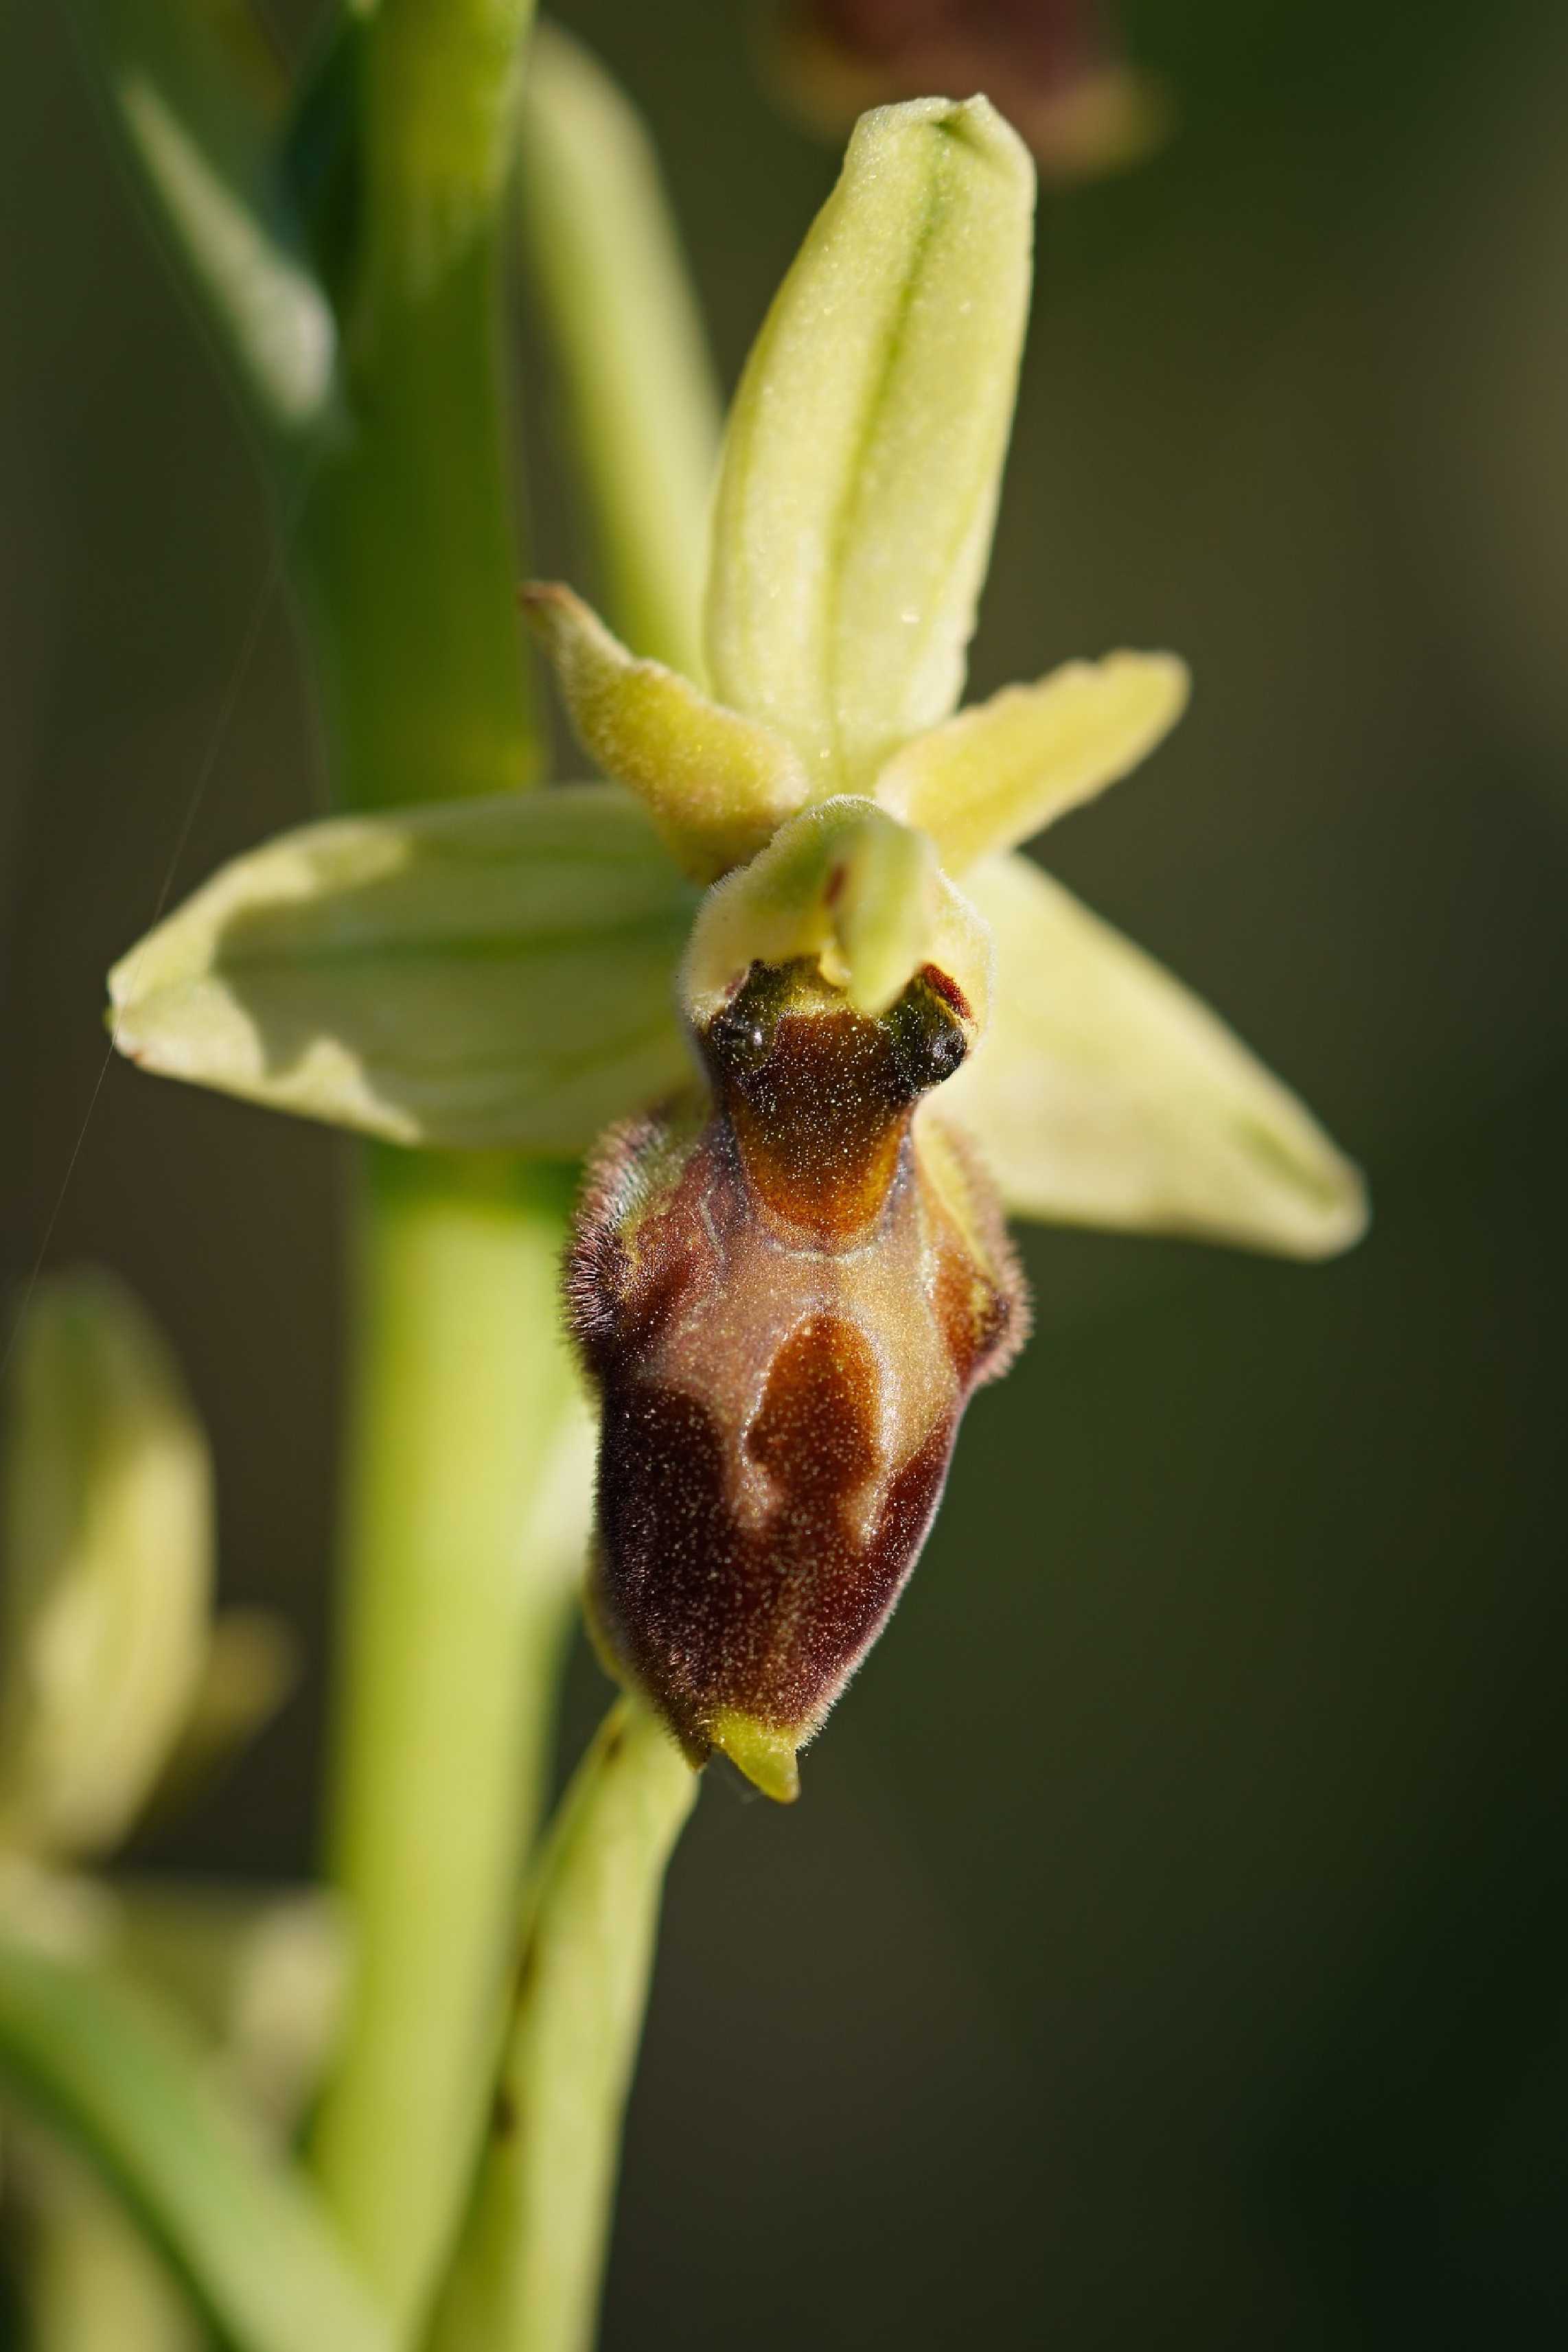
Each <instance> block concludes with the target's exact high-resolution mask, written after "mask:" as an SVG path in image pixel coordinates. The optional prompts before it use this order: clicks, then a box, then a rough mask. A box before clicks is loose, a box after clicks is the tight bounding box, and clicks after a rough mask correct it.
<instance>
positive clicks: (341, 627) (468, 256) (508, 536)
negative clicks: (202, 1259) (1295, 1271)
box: [301, 0, 586, 2338]
mask: <svg viewBox="0 0 1568 2352" xmlns="http://www.w3.org/2000/svg"><path fill="white" fill-rule="evenodd" d="M530 15H531V10H530V8H529V6H528V5H526V0H380V5H378V6H376V7H374V9H373V10H371V11H369V12H368V13H364V14H363V15H362V16H361V17H360V19H359V20H358V21H357V22H356V23H355V24H354V25H353V27H352V38H353V42H354V44H355V48H354V53H353V56H352V58H351V59H350V64H351V67H352V71H350V72H349V73H347V74H345V75H344V76H343V78H342V87H343V88H344V89H345V90H346V91H347V92H348V94H349V100H350V101H351V102H353V103H357V107H358V115H357V131H356V132H355V142H354V149H353V152H354V153H355V155H356V157H357V185H358V190H359V195H358V203H359V207H360V210H359V215H358V217H359V221H360V227H359V232H358V237H357V244H356V250H355V257H354V263H353V274H352V276H351V278H350V280H349V283H348V286H347V289H346V291H345V293H344V296H343V298H342V310H343V339H344V352H345V357H346V375H347V383H346V394H347V407H348V412H349V416H350V420H351V423H350V430H349V431H348V433H347V434H346V436H343V437H342V438H341V439H340V440H339V441H338V442H336V443H335V444H334V445H333V446H332V447H331V449H330V451H329V452H328V454H327V456H326V457H325V458H324V460H323V463H322V467H321V473H320V476H319V478H318V479H317V481H316V483H315V485H314V486H313V488H312V492H311V496H310V502H309V505H308V507H307V509H306V511H305V516H304V520H303V527H302V533H301V554H302V570H303V573H304V579H305V586H306V591H307V600H308V604H309V607H310V613H311V618H312V621H313V624H314V626H313V629H312V638H313V642H314V647H315V650H316V652H317V653H318V655H319V656H320V659H321V673H322V682H323V691H324V697H325V701H326V705H327V709H328V715H329V719H330V722H331V732H332V736H333V740H334V750H335V752H336V765H337V770H338V777H339V785H340V791H341V793H342V797H343V798H344V799H345V800H346V801H348V802H349V803H351V804H352V805H355V806H360V807H366V806H385V805H388V804H391V803H399V802H408V801H429V800H432V799H435V798H437V797H439V796H442V795H447V794H458V793H482V792H489V791H492V790H496V789H500V788H504V787H508V786H512V787H515V786H517V785H519V784H521V783H524V782H529V781H531V779H532V778H533V777H534V776H535V775H536V773H537V772H538V770H539V767H540V764H541V762H540V751H539V743H538V738H537V734H536V730H535V728H534V725H533V719H532V712H531V705H530V700H529V696H528V692H527V685H526V673H525V669H524V666H523V657H522V652H521V642H520V635H519V626H518V620H517V613H516V585H517V581H518V577H519V574H520V570H521V566H520V564H519V562H518V558H517V553H516V550H515V546H514V543H513V536H512V530H511V523H510V517H511V512H512V504H513V501H512V495H511V489H512V486H511V483H510V479H509V467H508V462H507V453H508V447H509V443H510V415H509V408H508V403H507V399H506V394H505V387H504V383H503V380H502V371H501V365H500V359H501V332H500V318H501V302H500V220H501V212H502V206H503V200H504V195H505V191H506V188H507V185H508V183H509V175H510V167H511V161H512V154H513V145H514V138H515V112H516V97H517V87H518V76H519V56H520V44H521V41H522V39H523V37H524V35H525V33H526V30H527V26H528V20H529V17H530ZM564 1209H565V1202H564V1193H563V1180H562V1177H561V1174H560V1172H559V1171H550V1170H536V1171H532V1172H531V1173H530V1172H527V1171H522V1170H520V1169H519V1168H518V1167H516V1166H515V1165H510V1164H505V1163H500V1162H496V1161H492V1160H480V1161H474V1160H462V1159H456V1158H450V1157H446V1156H440V1155H430V1156H428V1157H422V1158H419V1159H410V1158H404V1157H401V1156H399V1155H397V1154H395V1153H391V1152H381V1151H377V1152H373V1153H372V1154H371V1156H370V1161H369V1176H368V1181H367V1183H366V1185H365V1187H364V1192H363V1201H362V1232H361V1240H360V1247H359V1281H358V1293H357V1300H356V1308H357V1312H356V1320H355V1344H356V1349H357V1359H358V1360H357V1366H356V1368H355V1371H354V1391H355V1400H356V1401H355V1409H354V1416H353V1428H352V1432H351V1441H350V1453H349V1466H348V1475H347V1491H346V1510H347V1517H346V1525H345V1532H344V1554H345V1558H344V1576H345V1586H344V1591H343V1595H342V1618H341V1630H340V1647H339V1659H340V1665H339V1674H340V1678H341V1690H340V1711H339V1720H338V1725H337V1738H336V1772H335V1786H334V1790H333V1797H332V1807H331V1814H332V1832H331V1852H332V1861H333V1867H334V1872H335V1875H336V1877H337V1879H338V1882H339V1884H340V1885H341V1886H342V1889H343V1890H344V1893H345V1894H346V1895H347V1897H348V1899H349V1905H350V1910H351V1916H352V1918H353V1928H354V1934H355V1937H356V1949H357V1961H358V1975H357V1981H356V1995H355V2000H354V2005H353V2018H352V2021H351V2024H350V2028H349V2032H348V2036H347V2041H346V2046H345V2048H344V2050H343V2052H342V2058H341V2062H340V2063H339V2066H338V2068H337V2071H336V2073H335V2074H334V2076H333V2079H332V2081H331V2084H330V2085H329V2087H328V2091H327V2095H326V2097H325V2099H324V2101H323V2103H322V2107H321V2114H320V2116H319V2118H318V2123H317V2128H316V2133H315V2137H314V2143H313V2156H314V2160H315V2164H316V2167H317V2170H318V2172H319V2174H320V2177H321V2183H322V2187H323V2189H324V2190H325V2193H326V2195H327V2198H328V2200H329V2202H330V2203H331V2207H332V2209H333V2210H334V2211H335V2212H336V2214H337V2215H338V2217H339V2219H340V2221H341V2222H342V2226H343V2228H344V2230H345V2231H346V2233H347V2236H348V2238H349V2241H350V2242H351V2244H352V2245H353V2247H354V2249H355V2251H356V2252H358V2254H359V2255H360V2257H361V2259H362V2261H363V2263H364V2265H365V2268H366V2271H367V2273H368V2275H369V2277H370V2279H371V2281H372V2283H373V2284H374V2287H375V2289H376V2291H377V2293H378V2294H380V2296H381V2297H382V2299H383V2301H384V2305H385V2307H386V2309H387V2310H388V2312H389V2314H390V2315H391V2316H392V2318H393V2320H394V2322H395V2326H396V2329H397V2331H398V2334H399V2336H400V2338H406V2337H407V2336H409V2335H410V2334H411V2333H412V2332H413V2331H414V2330H415V2329H416V2326H417V2325H418V2315H419V2313H420V2311H421V2309H422V2306H423V2304H424V2301H425V2299H426V2295H427V2294H428V2293H429V2291H430V2288H431V2285H432V2284H433V2281H434V2278H435V2275H436V2273H437V2269H438V2266H439V2263H440V2261H441V2257H442V2254H443V2252H444V2251H445V2248H446V2244H447V2239H448V2236H449V2232H450V2231H451V2228H452V2226H453V2223H454V2221H455V2219H456V2215H457V2210H458V2203H459V2201H460V2198H461V2193H462V2184H463V2182H464V2180H465V2179H466V2178H467V2176H468V2168H469V2164H470V2160H471V2147H472V2139H473V2134H474V2131H475V2130H476V2128H477V2126H478V2124H479V2118H480V2116H481V2114H482V2108H483V2099H484V2090H485V2079H486V2070H487V2063H488V2059H489V2021H490V2019H491V2017H492V2015H493V2011H494V2003H495V2000H496V1998H497V1995H498V1989H499V1985H500V1977H501V1972H502V1965H503V1959H504V1952H505V1943H506V1926H507V1921H508V1918H509V1916H510V1909H511V1906H512V1904H513V1902H514V1901H515V1890H516V1885H517V1880H518V1874H519V1872H520V1870H521V1864H522V1859H523V1855H524V1853H525V1851H526V1847H527V1843H528V1840H529V1837H530V1835H531V1830H532V1827H533V1823H534V1821H535V1818H536V1816H537V1811H538V1801H539V1794H540V1778H541V1772H542V1755H543V1743H544V1737H545V1727H546V1726H547V1724H548V1722H549V1720H550V1717H551V1713H552V1692H553V1686H554V1680H555V1675H556V1670H557V1666H558V1662H559V1650H560V1642H561V1637H562V1633H563V1624H564V1621H565V1612H566V1609H567V1606H568V1594H569V1591H570V1581H571V1573H572V1572H573V1571H574V1570H575V1568H576V1566H577V1564H578V1563H577V1559H575V1558H572V1559H571V1560H570V1567H569V1569H568V1570H566V1572H564V1573H563V1557H562V1553H561V1549H560V1548H559V1547H558V1546H545V1547H542V1550H541V1553H540V1556H537V1557H534V1558H530V1557H529V1556H528V1549H527V1547H528V1544H529V1523H530V1514H531V1509H532V1507H533V1506H534V1504H535V1503H536V1502H537V1501H538V1499H539V1496H540V1492H541V1488H542V1486H543V1485H545V1484H547V1483H548V1482H549V1480H550V1478H551V1476H552V1473H553V1470H554V1468H555V1457H556V1455H557V1454H558V1452H559V1450H560V1445H561V1443H562V1442H563V1437H564V1435H565V1433H566V1432H567V1429H568V1417H569V1416H570V1414H571V1413H572V1412H573V1411H574V1406H573V1404H572V1402H571V1400H572V1396H573V1387H572V1381H573V1375H572V1374H571V1372H570V1370H569V1369H568V1367H567V1364H566V1360H565V1356H564V1350H563V1348H562V1346H561V1343H560V1341H559V1339H558V1337H557V1330H558V1322H559V1318H558V1312H557V1308H556V1304H555V1279H556V1277H555V1265H556V1261H557V1258H558V1255H559V1249H560V1243H561V1236H562V1230H563V1217H564ZM583 1492H584V1503H585V1495H586V1481H585V1479H584V1486H583Z"/></svg>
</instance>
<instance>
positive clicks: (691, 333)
mask: <svg viewBox="0 0 1568 2352" xmlns="http://www.w3.org/2000/svg"><path fill="white" fill-rule="evenodd" d="M520 195H521V218H522V230H523V246H524V251H525V254H526V256H527V259H528V264H529V269H530V275H531V279H532V282H533V286H534V289H535V292H536V295H537V298H538V299H539V302H540V305H541V308H542V311H543V313H544V318H545V322H546V325H547V327H548V329H549V332H550V338H551V341H552V348H553V351H554V355H555V359H556V362H557V364H558V366H559V368H560V370H561V373H562V377H563V390H564V392H565V394H566V400H565V404H564V405H565V413H566V418H567V429H568V434H569V437H570V441H571V444H572V446H573V450H574V455H575V457H576V460H577V465H578V469H579V474H580V477H581V480H582V486H583V489H584V494H585V499H586V503H587V506H588V508H589V509H590V511H591V513H592V515H593V518H594V522H595V529H596V531H597V534H598V538H599V542H600V552H601V556H602V560H603V562H604V567H605V610H606V615H607V617H608V619H609V621H610V623H611V625H612V626H613V627H614V628H615V629H616V632H617V633H618V635H621V636H623V637H624V638H625V639H626V643H627V644H628V645H629V646H631V647H632V648H633V650H634V652H637V653H639V654H642V655H645V656H652V657H653V658H654V659H655V660H658V661H663V662H668V664H669V666H670V667H672V668H674V669H679V670H681V671H683V672H684V674H685V675H686V676H687V677H693V678H700V677H701V675H702V649H701V607H702V590H703V582H704V579H705V576H706V573H707V568H708V509H709V503H710V494H711V491H712V486H713V478H714V472H715V468H716V466H717V461H718V450H719V429H720V409H719V399H718V394H717V390H716V388H715V385H714V383H713V375H712V370H711V366H710V362H709V358H708V353H707V349H706V346H705V342H704V338H703V333H702V325H701V320H700V314H699V311H698V308H697V304H696V300H695V299H694V297H693V295H692V291H691V288H690V285H689V280H688V278H687V274H686V268H685V263H684V261H683V258H682V256H681V250H680V240H679V233H678V231H677V229H676V226H675V224H674V221H673V219H672V218H671V216H670V212H669V205H668V198H667V196H666V194H665V191H664V186H663V183H662V181H661V178H660V174H659V169H658V158H657V156H656V155H655V153H654V150H653V146H652V143H651V142H650V141H649V139H648V136H647V131H645V130H644V128H643V125H642V121H641V118H640V117H639V116H638V114H637V111H636V110H635V108H633V107H632V106H631V105H630V104H629V103H628V101H627V100H626V99H625V98H624V97H623V96H622V94H621V92H620V90H619V89H617V88H616V84H615V82H614V81H612V80H611V79H610V77H609V76H608V75H607V74H606V73H605V70H604V68H603V67H602V66H600V65H599V63H598V62H597V60H596V59H595V58H594V57H593V56H592V55H591V54H590V53H589V51H588V50H586V49H584V47H582V46H581V45H580V44H579V43H578V42H576V41H574V40H572V39H570V38H569V37H568V36H567V35H566V34H564V33H562V32H559V31H557V30H556V29H555V28H554V27H553V26H541V27H540V29H539V31H538V32H537V33H536V34H535V36H534V39H533V45H532V49H531V57H530V66H529V73H528V79H527V82H526V84H525V86H524V90H523V122H522V142H521V173H520Z"/></svg>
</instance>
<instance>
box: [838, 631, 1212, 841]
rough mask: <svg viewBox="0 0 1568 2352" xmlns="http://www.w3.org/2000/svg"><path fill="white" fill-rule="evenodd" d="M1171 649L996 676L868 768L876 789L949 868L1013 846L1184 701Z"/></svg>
mask: <svg viewBox="0 0 1568 2352" xmlns="http://www.w3.org/2000/svg"><path fill="white" fill-rule="evenodd" d="M1188 691H1189V681H1188V677H1187V668H1186V664H1185V663H1184V662H1182V661H1178V659H1177V658H1176V656H1175V655H1174V654H1130V653H1121V654H1108V655H1107V656H1105V658H1104V660H1103V661H1098V662H1086V661H1075V662H1067V663H1064V665H1063V666H1062V667H1061V668H1060V669H1056V670H1053V671H1052V672H1051V674H1050V676H1049V677H1042V678H1040V679H1039V680H1038V681H1037V683H1036V684H1035V685H1033V686H1009V687H1005V688H1003V690H1002V692H1001V693H1000V694H996V695H993V696H992V698H991V699H990V701H989V702H982V703H979V704H977V705H976V706H975V708H974V709H972V710H961V711H960V712H959V714H958V716H957V718H956V719H949V720H948V721H947V723H946V725H945V726H942V727H937V728H933V729H932V730H931V732H930V733H929V734H927V735H921V736H918V737H917V738H916V740H914V741H913V742H912V743H910V744H907V745H906V746H905V748H904V749H903V751H900V752H897V753H896V754H895V755H894V757H893V758H892V759H891V760H890V761H889V763H888V765H887V766H886V767H885V768H884V769H883V771H882V772H881V774H880V775H879V777H878V779H877V798H878V800H879V802H880V803H881V804H882V806H883V807H884V808H886V809H890V810H891V811H892V812H893V814H894V815H895V816H901V817H902V818H903V819H904V821H905V822H906V824H918V825H921V826H923V827H924V829H925V831H926V832H927V833H929V834H930V835H931V838H932V840H933V841H934V842H935V843H936V845H937V848H938V850H939V851H940V852H941V854H942V864H943V865H944V866H946V867H947V868H948V870H949V872H950V873H953V874H962V873H963V871H964V869H965V867H966V866H973V864H974V862H975V860H976V859H977V858H980V857H986V856H991V855H992V854H993V852H994V851H996V850H1001V849H1012V848H1015V847H1016V845H1017V844H1018V843H1019V842H1021V841H1027V840H1028V839H1029V837H1030V835H1032V834H1036V833H1038V832H1039V831H1040V830H1041V828H1042V827H1043V826H1045V825H1047V824H1054V823H1055V821H1056V819H1057V818H1058V817H1059V816H1065V815H1066V814H1067V812H1068V809H1073V808H1077V807H1078V806H1079V804H1080V803H1082V802H1084V801H1087V800H1091V799H1092V798H1093V797H1094V795H1095V793H1100V792H1103V791H1104V789H1105V787H1106V786H1107V784H1113V783H1115V782H1118V780H1119V779H1120V778H1121V777H1122V776H1124V775H1126V774H1127V772H1128V771H1129V770H1130V769H1131V768H1135V767H1136V766H1137V765H1138V763H1139V761H1141V760H1144V759H1146V758H1147V757H1148V755H1149V753H1150V752H1151V751H1152V750H1153V749H1154V746H1155V745H1156V743H1158V742H1159V741H1160V740H1161V739H1162V738H1163V736H1164V735H1166V734H1168V733H1169V731H1170V730H1171V729H1172V728H1173V726H1174V725H1175V723H1176V721H1177V719H1179V718H1180V717H1181V715H1182V713H1183V711H1184V709H1185V708H1186V703H1187V695H1188Z"/></svg>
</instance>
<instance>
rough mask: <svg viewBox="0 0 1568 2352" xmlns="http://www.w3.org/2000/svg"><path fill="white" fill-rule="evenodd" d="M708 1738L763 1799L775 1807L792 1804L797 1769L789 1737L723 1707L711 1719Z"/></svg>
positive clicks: (796, 1788)
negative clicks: (772, 1803) (768, 1800)
mask: <svg viewBox="0 0 1568 2352" xmlns="http://www.w3.org/2000/svg"><path fill="white" fill-rule="evenodd" d="M708 1736H709V1738H710V1740H711V1741H712V1743H713V1745H714V1747H715V1748H721V1749H722V1750H723V1752H724V1754H725V1755H726V1756H727V1757H728V1758H729V1759H730V1761H731V1764H733V1765H734V1767H735V1769H736V1770H737V1771H739V1772H743V1773H744V1774H745V1776H746V1778H747V1780H750V1781H751V1783H752V1787H753V1788H756V1789H760V1790H762V1792H763V1796H764V1797H772V1799H773V1802H774V1803H775V1804H779V1805H793V1804H794V1802H795V1799H796V1798H797V1797H798V1796H799V1794H800V1769H799V1767H798V1765H797V1764H796V1762H795V1738H794V1737H793V1736H792V1734H791V1733H789V1732H787V1731H781V1730H779V1729H778V1728H777V1727H775V1726H774V1725H773V1724H771V1723H759V1722H758V1720H757V1718H756V1717H755V1716H752V1715H742V1714H740V1713H738V1712H737V1711H736V1710H735V1709H734V1708H732V1707H725V1708H724V1709H723V1710H722V1712H721V1714H719V1715H717V1716H715V1717H714V1719H713V1722H712V1724H711V1726H710V1729H709V1734H708Z"/></svg>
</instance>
